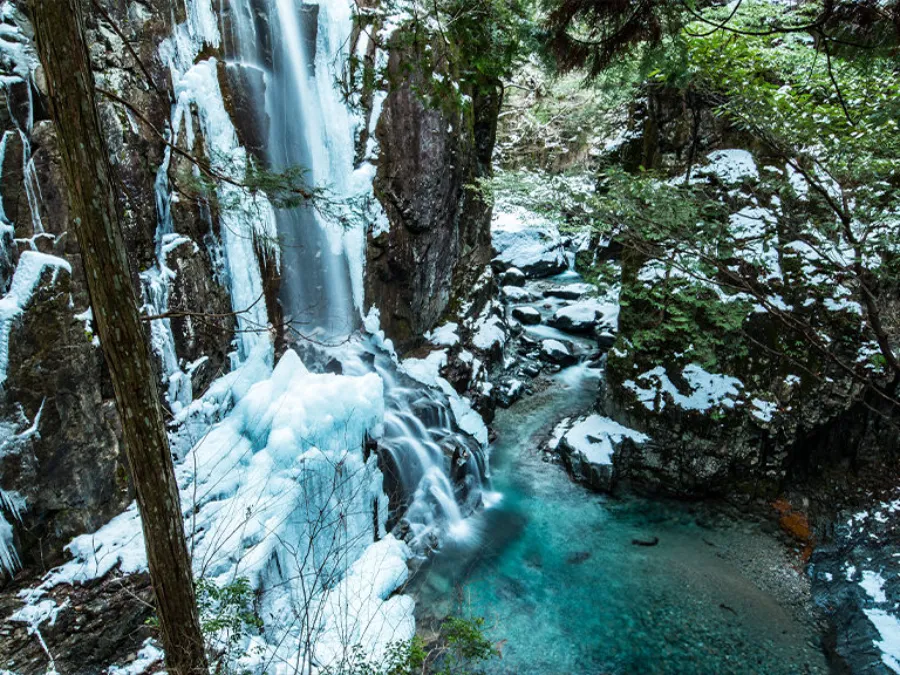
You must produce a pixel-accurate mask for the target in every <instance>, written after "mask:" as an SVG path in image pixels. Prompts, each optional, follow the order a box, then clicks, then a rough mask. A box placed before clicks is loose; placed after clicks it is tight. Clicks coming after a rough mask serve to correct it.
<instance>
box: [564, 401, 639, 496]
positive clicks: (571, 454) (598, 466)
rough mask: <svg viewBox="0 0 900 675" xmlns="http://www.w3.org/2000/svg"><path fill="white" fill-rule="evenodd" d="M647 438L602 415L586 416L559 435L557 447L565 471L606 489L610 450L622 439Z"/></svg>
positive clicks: (610, 481)
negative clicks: (565, 468) (566, 469)
mask: <svg viewBox="0 0 900 675" xmlns="http://www.w3.org/2000/svg"><path fill="white" fill-rule="evenodd" d="M625 439H627V440H630V441H632V442H634V443H643V442H644V441H646V440H648V439H647V437H646V436H645V435H644V434H642V433H639V432H637V431H634V430H633V429H629V428H628V427H625V426H622V425H621V424H619V423H618V422H615V421H613V420H611V419H609V418H608V417H603V416H602V415H589V416H587V417H585V418H583V419H581V420H579V421H578V422H576V423H575V424H574V425H573V426H572V428H571V429H569V430H568V431H567V432H565V434H564V435H563V436H562V439H561V440H560V443H559V446H558V449H559V453H560V454H561V455H562V458H563V461H564V462H565V464H566V467H567V468H568V469H569V471H570V472H571V473H572V474H573V475H574V476H575V477H576V478H578V479H580V480H582V481H584V482H585V483H587V484H588V485H590V486H591V487H592V488H594V489H595V490H599V491H601V492H609V491H610V490H612V487H613V482H614V478H615V475H614V472H613V453H614V452H615V450H616V448H617V447H618V446H619V445H620V444H621V443H622V442H623V440H625Z"/></svg>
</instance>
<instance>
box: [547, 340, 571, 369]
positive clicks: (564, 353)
mask: <svg viewBox="0 0 900 675" xmlns="http://www.w3.org/2000/svg"><path fill="white" fill-rule="evenodd" d="M541 358H542V359H543V360H544V361H547V362H549V363H553V364H556V365H559V366H570V365H572V364H573V363H575V362H576V361H577V360H578V358H577V357H576V356H575V355H574V354H572V352H571V351H570V350H569V347H568V346H567V345H566V344H565V343H563V342H560V341H559V340H544V341H543V342H541Z"/></svg>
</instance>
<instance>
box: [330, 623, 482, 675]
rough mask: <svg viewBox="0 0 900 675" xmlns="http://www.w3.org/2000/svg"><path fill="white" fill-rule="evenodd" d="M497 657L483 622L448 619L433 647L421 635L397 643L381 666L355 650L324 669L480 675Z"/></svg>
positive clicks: (348, 673)
mask: <svg viewBox="0 0 900 675" xmlns="http://www.w3.org/2000/svg"><path fill="white" fill-rule="evenodd" d="M497 656H498V652H497V650H496V648H495V647H494V645H493V644H492V643H491V641H490V640H489V639H488V638H487V637H486V635H485V634H484V619H482V618H476V619H463V618H459V617H448V618H447V619H445V620H444V622H443V623H442V624H441V629H440V635H439V637H438V640H437V641H436V643H435V644H433V645H428V644H426V643H425V641H424V640H423V639H422V638H421V637H419V636H418V635H417V636H415V637H413V639H412V640H408V641H400V642H394V643H391V644H390V645H388V648H387V650H386V653H385V655H384V657H383V658H382V659H381V661H379V662H375V661H373V659H372V658H371V655H370V654H367V653H366V652H365V651H364V650H363V649H362V648H361V647H359V646H356V647H354V648H353V649H352V650H351V651H350V654H349V656H348V657H347V658H346V660H345V661H344V662H343V663H341V664H339V665H337V666H333V667H331V668H327V669H325V670H324V671H323V675H420V674H421V673H433V674H434V675H480V674H481V673H483V670H482V667H483V664H484V663H485V662H486V661H489V660H491V659H493V658H496V657H497Z"/></svg>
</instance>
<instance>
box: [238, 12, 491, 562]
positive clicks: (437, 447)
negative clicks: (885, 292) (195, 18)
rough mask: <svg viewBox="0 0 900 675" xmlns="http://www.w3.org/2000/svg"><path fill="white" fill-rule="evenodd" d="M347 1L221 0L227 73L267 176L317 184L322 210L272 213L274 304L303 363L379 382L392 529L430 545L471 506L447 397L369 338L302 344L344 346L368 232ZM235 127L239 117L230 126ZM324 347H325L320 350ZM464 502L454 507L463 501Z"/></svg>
mask: <svg viewBox="0 0 900 675" xmlns="http://www.w3.org/2000/svg"><path fill="white" fill-rule="evenodd" d="M351 8H352V4H351V3H350V2H349V1H348V0H325V1H323V2H320V3H318V4H311V3H310V4H307V3H302V2H300V1H299V0H229V2H228V11H227V14H226V17H225V19H224V21H223V24H224V25H225V26H226V28H225V36H224V44H225V48H226V62H227V65H226V68H227V69H229V75H230V76H231V77H232V78H233V79H234V80H235V81H237V82H240V83H241V84H242V85H243V86H245V87H246V88H247V89H248V91H246V92H244V93H243V98H245V99H247V100H250V101H254V102H255V105H254V107H253V110H252V114H253V117H254V119H253V120H243V121H242V122H243V124H244V126H246V125H247V124H251V125H253V127H254V128H255V130H256V131H257V133H259V130H260V129H264V130H266V131H267V133H266V138H265V143H264V147H263V148H260V150H259V152H258V153H257V154H258V155H259V160H260V161H263V162H265V164H266V165H267V166H268V167H269V168H270V169H271V170H272V171H274V172H284V171H288V170H292V169H296V168H297V167H301V168H302V169H303V170H304V171H305V174H304V176H305V180H306V182H307V183H308V184H309V185H310V186H312V187H314V188H316V189H318V190H321V191H322V199H323V200H324V202H325V207H324V208H323V207H322V206H321V205H316V204H313V205H309V206H300V207H295V208H281V209H276V221H277V229H278V237H279V240H280V243H281V251H282V253H281V255H282V264H281V271H282V279H281V297H280V300H281V303H282V305H283V308H284V313H285V319H286V324H287V326H288V331H287V336H286V337H287V339H288V340H289V341H290V340H291V339H292V338H293V339H295V340H297V341H298V342H299V343H300V344H299V348H300V349H302V350H303V352H304V354H305V357H304V358H305V360H306V361H313V360H315V358H316V356H315V355H314V354H310V352H318V354H319V357H318V358H319V360H320V362H321V363H325V362H326V361H328V360H335V359H336V360H338V361H340V362H341V363H342V369H343V372H344V373H346V374H353V375H362V374H364V373H366V372H372V371H373V370H374V371H375V372H377V373H378V374H379V375H380V376H381V378H382V380H383V381H384V383H385V398H386V412H385V430H384V434H383V435H382V437H381V438H380V439H379V447H380V451H381V457H382V464H383V468H384V471H385V474H386V476H385V489H386V490H387V492H388V493H389V495H390V496H391V514H392V517H391V519H390V520H389V524H397V523H398V522H399V521H400V517H401V516H404V515H405V520H404V521H403V524H404V527H408V528H409V529H411V537H410V540H411V541H413V542H414V543H418V544H422V545H423V547H424V546H428V545H432V544H433V543H434V542H433V540H434V539H436V538H439V536H440V535H443V534H450V535H451V536H453V535H455V534H460V533H462V532H464V531H465V527H464V526H462V525H461V523H462V521H463V520H464V515H465V514H466V513H469V512H471V510H472V508H474V506H475V505H477V504H478V503H479V500H480V494H481V487H482V483H483V481H484V478H483V476H484V474H485V473H486V471H485V466H484V457H483V452H482V450H483V449H482V448H481V447H480V446H479V444H478V443H477V442H475V441H473V440H472V439H471V438H470V437H468V436H467V435H466V434H464V433H462V432H461V431H460V429H459V425H458V424H457V422H458V420H456V419H455V417H454V412H458V411H451V407H452V405H453V404H454V403H455V404H457V405H459V407H465V406H464V405H462V404H461V402H460V401H461V400H460V399H459V397H456V395H455V393H453V392H451V393H449V394H448V393H446V392H440V391H435V390H431V389H429V388H427V387H423V386H422V384H421V383H420V382H416V381H414V380H412V379H410V378H409V377H404V376H403V375H402V373H401V372H399V371H400V370H401V369H402V368H401V366H400V364H398V362H397V361H396V359H395V358H390V357H389V355H388V354H387V353H385V351H384V350H382V349H380V348H379V347H378V346H377V345H375V344H374V343H373V342H372V341H371V340H370V341H368V342H367V341H366V340H365V339H357V340H351V341H350V342H349V343H348V344H346V345H344V347H342V348H333V349H330V350H329V349H322V348H309V345H305V344H303V338H304V337H315V338H316V339H317V341H318V342H321V341H322V340H323V339H324V340H328V341H331V342H341V341H343V340H345V339H346V338H347V336H349V335H351V334H352V333H353V332H354V331H355V330H356V329H357V328H358V327H359V324H360V317H361V313H362V287H363V263H362V261H363V258H364V246H365V228H366V227H367V226H370V225H371V224H373V223H374V220H375V217H374V215H373V214H372V213H371V212H370V211H363V212H362V213H360V210H361V209H362V208H363V207H362V206H361V205H362V204H366V203H367V202H366V199H367V198H368V199H369V200H370V201H373V198H372V176H373V172H374V169H373V166H372V165H371V164H370V163H368V162H364V163H363V165H362V166H360V167H357V166H354V154H355V142H354V141H355V138H356V134H357V132H358V131H359V130H360V128H361V125H362V124H363V123H364V122H363V118H362V116H361V115H357V114H356V113H354V112H353V111H351V110H350V108H348V106H347V105H346V103H345V102H344V100H342V98H341V96H340V91H339V89H338V87H337V86H336V83H337V80H338V79H339V78H340V77H341V75H342V69H343V67H344V65H345V64H346V62H347V59H348V57H349V50H350V49H351V44H350V43H351V33H352V28H353V15H352V9H351ZM239 124H240V122H239ZM323 352H324V354H323ZM461 506H462V508H461Z"/></svg>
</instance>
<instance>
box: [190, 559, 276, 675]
mask: <svg viewBox="0 0 900 675" xmlns="http://www.w3.org/2000/svg"><path fill="white" fill-rule="evenodd" d="M196 594H197V609H198V611H199V613H200V630H201V631H202V633H203V637H204V639H205V640H206V644H207V649H208V651H209V652H210V657H211V658H210V661H211V663H212V665H213V669H214V670H215V672H217V673H231V672H233V665H232V664H233V663H234V662H235V660H236V659H237V657H239V656H240V654H239V653H237V650H239V649H241V648H242V646H243V645H244V644H245V642H246V640H247V638H248V637H250V636H252V635H256V634H258V633H259V631H260V630H262V627H263V622H262V619H260V618H259V616H257V614H256V611H255V609H254V606H253V605H254V593H253V588H252V587H251V586H250V582H249V580H248V579H247V578H246V577H238V578H237V579H234V580H233V581H231V582H229V583H227V584H225V585H223V586H219V585H217V584H216V583H215V582H213V581H210V580H209V579H205V578H203V579H199V580H198V581H197V582H196Z"/></svg>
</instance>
